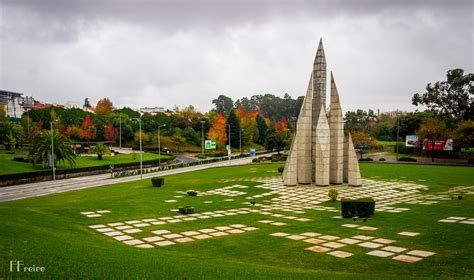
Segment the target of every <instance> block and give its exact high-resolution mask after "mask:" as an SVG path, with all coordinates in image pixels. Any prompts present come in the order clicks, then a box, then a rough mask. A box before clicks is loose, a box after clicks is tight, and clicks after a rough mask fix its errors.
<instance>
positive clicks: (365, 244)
mask: <svg viewBox="0 0 474 280" xmlns="http://www.w3.org/2000/svg"><path fill="white" fill-rule="evenodd" d="M357 245H359V246H361V247H365V248H379V247H382V246H383V245H382V244H379V243H373V242H363V243H359V244H357Z"/></svg>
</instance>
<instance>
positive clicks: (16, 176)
mask: <svg viewBox="0 0 474 280" xmlns="http://www.w3.org/2000/svg"><path fill="white" fill-rule="evenodd" d="M174 158H175V157H174V156H172V157H170V158H167V159H162V160H161V162H162V163H164V162H167V161H170V160H172V159H174ZM158 162H159V160H158V159H153V160H145V161H143V165H149V164H158ZM135 166H140V162H129V163H117V164H114V169H118V168H124V167H135ZM109 167H110V165H98V166H87V167H77V168H68V169H56V175H64V174H72V173H80V172H88V171H97V170H107V169H109ZM51 173H52V171H51V170H43V171H32V172H24V173H14V174H4V175H0V181H7V180H21V179H31V178H35V177H43V176H51Z"/></svg>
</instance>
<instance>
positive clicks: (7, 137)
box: [0, 121, 25, 150]
mask: <svg viewBox="0 0 474 280" xmlns="http://www.w3.org/2000/svg"><path fill="white" fill-rule="evenodd" d="M24 140H25V133H24V132H23V128H22V127H21V125H19V124H16V123H14V122H12V121H2V122H0V142H1V143H2V144H3V145H5V149H6V150H11V149H12V147H13V146H15V147H16V148H18V145H19V144H20V143H22V142H23V141H24Z"/></svg>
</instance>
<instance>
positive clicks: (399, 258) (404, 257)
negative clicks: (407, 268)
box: [392, 255, 422, 263]
mask: <svg viewBox="0 0 474 280" xmlns="http://www.w3.org/2000/svg"><path fill="white" fill-rule="evenodd" d="M392 259H394V260H397V261H401V262H406V263H414V262H417V261H421V260H422V258H417V257H412V256H407V255H398V256H396V257H393V258H392Z"/></svg>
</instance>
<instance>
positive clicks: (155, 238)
mask: <svg viewBox="0 0 474 280" xmlns="http://www.w3.org/2000/svg"><path fill="white" fill-rule="evenodd" d="M142 239H143V240H145V241H146V242H155V241H160V240H164V238H163V237H161V236H152V237H147V238H142Z"/></svg>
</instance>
